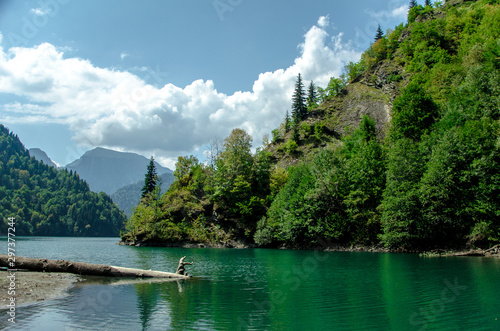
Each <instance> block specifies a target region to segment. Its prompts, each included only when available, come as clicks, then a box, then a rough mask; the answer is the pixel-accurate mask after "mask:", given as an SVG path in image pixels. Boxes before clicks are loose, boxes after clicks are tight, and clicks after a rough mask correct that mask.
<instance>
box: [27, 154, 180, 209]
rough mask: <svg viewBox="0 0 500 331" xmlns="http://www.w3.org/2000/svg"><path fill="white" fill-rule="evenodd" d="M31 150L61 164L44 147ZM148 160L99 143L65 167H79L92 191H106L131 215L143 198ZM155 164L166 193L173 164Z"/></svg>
mask: <svg viewBox="0 0 500 331" xmlns="http://www.w3.org/2000/svg"><path fill="white" fill-rule="evenodd" d="M29 153H30V156H32V157H34V158H35V159H36V160H38V161H41V162H43V163H45V164H47V165H49V166H52V167H54V168H57V164H56V163H54V162H53V161H52V160H51V159H50V158H49V157H48V156H47V154H46V153H45V152H44V151H42V150H41V149H39V148H31V149H30V150H29ZM148 164H149V159H147V158H145V157H144V156H141V155H138V154H134V153H123V152H117V151H113V150H109V149H105V148H100V147H98V148H95V149H93V150H91V151H88V152H86V153H85V154H84V155H83V156H82V157H81V158H79V159H78V160H76V161H74V162H72V163H70V164H68V165H67V166H66V167H61V168H66V169H68V170H73V171H76V172H77V173H78V175H79V176H80V178H81V179H83V180H85V181H86V182H87V183H88V184H89V187H90V189H91V190H92V191H94V192H97V193H99V192H101V191H103V192H105V193H106V194H108V195H109V196H111V198H112V200H113V202H115V203H116V204H117V205H118V207H119V208H120V209H121V210H122V211H124V212H125V214H127V216H128V217H130V216H131V215H132V210H133V208H134V207H135V206H137V205H138V204H139V202H140V200H141V189H142V187H143V185H144V175H145V174H146V170H147V166H148ZM155 164H156V172H157V174H158V176H159V177H160V180H161V183H162V184H161V187H162V193H163V192H165V191H166V190H167V189H168V188H169V186H170V184H172V183H173V181H174V175H173V172H172V170H170V169H169V168H165V167H162V166H161V165H160V164H158V163H155Z"/></svg>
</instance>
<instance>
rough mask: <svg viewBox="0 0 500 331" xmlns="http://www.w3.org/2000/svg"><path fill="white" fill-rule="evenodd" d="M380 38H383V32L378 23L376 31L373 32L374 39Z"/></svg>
mask: <svg viewBox="0 0 500 331" xmlns="http://www.w3.org/2000/svg"><path fill="white" fill-rule="evenodd" d="M382 38H384V32H383V31H382V28H381V27H380V24H379V25H378V28H377V33H376V34H375V41H377V40H380V39H382Z"/></svg>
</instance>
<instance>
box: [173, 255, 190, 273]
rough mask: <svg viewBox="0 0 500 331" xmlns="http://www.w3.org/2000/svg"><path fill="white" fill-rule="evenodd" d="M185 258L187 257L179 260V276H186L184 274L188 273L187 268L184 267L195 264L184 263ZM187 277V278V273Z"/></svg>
mask: <svg viewBox="0 0 500 331" xmlns="http://www.w3.org/2000/svg"><path fill="white" fill-rule="evenodd" d="M185 258H186V257H185V256H183V257H181V259H180V260H179V265H178V266H177V271H176V272H175V273H176V274H178V275H184V272H185V271H186V268H185V267H184V266H185V265H191V264H193V262H184V259H185ZM186 276H187V272H186Z"/></svg>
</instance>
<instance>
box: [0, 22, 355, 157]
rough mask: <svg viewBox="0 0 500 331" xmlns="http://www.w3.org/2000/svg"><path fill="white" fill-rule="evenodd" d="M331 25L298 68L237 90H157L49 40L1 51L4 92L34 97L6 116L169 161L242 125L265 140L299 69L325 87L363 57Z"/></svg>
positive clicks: (8, 107) (315, 35)
mask: <svg viewBox="0 0 500 331" xmlns="http://www.w3.org/2000/svg"><path fill="white" fill-rule="evenodd" d="M328 23H329V22H328V17H321V18H320V19H319V20H318V23H317V25H315V26H313V27H312V28H311V29H309V31H308V32H307V33H306V34H305V36H304V42H303V43H302V44H301V45H299V46H300V47H299V49H300V56H299V57H297V58H296V59H295V61H294V63H293V64H292V65H290V66H289V67H288V68H286V69H277V70H275V71H273V72H265V73H262V74H260V75H259V77H258V78H257V79H256V81H255V82H254V84H253V87H252V90H251V91H238V92H236V93H234V94H232V95H226V94H223V93H219V92H218V91H217V89H216V86H215V84H214V82H212V81H211V80H207V81H204V80H197V81H194V82H192V83H191V84H189V85H188V86H185V87H178V86H175V85H172V84H166V85H164V86H163V87H155V86H152V85H150V84H148V83H146V82H145V81H144V80H142V79H141V78H139V77H138V76H136V75H134V74H132V73H130V72H126V71H117V70H113V69H108V68H99V67H97V66H95V65H93V64H92V63H91V62H90V61H88V60H84V59H79V58H66V57H65V56H64V51H62V50H60V49H57V48H56V47H54V46H53V45H51V44H48V43H44V44H41V45H38V46H36V47H32V48H20V47H17V48H11V49H9V50H7V51H4V50H3V49H2V48H0V93H7V94H11V95H14V96H16V97H19V98H20V99H22V100H27V101H26V102H16V103H10V104H3V105H0V109H2V115H0V120H1V121H2V122H4V123H9V122H13V121H18V122H24V123H26V121H29V122H33V121H39V122H52V123H64V124H66V125H68V126H69V127H70V129H71V130H72V131H73V132H74V139H75V140H76V141H77V142H78V143H80V144H84V145H88V146H103V147H109V148H115V149H119V150H126V151H135V152H139V153H141V154H145V155H151V153H154V154H155V155H156V158H157V159H159V160H160V161H161V160H163V161H164V162H165V163H166V164H169V165H171V164H172V163H173V162H174V161H173V160H175V159H176V158H177V156H179V155H183V154H188V153H195V152H196V151H199V150H200V149H202V148H203V147H204V146H206V145H207V144H208V143H209V141H210V140H211V139H213V138H214V137H216V136H218V137H226V136H227V135H228V134H229V133H230V132H231V130H232V129H234V128H236V127H239V128H242V129H245V130H246V131H247V132H248V133H249V134H250V135H252V137H253V138H254V142H255V145H258V144H259V143H260V141H261V140H262V137H263V136H264V135H265V134H269V133H270V132H271V130H273V129H274V128H276V127H277V126H278V125H279V124H280V123H281V122H282V120H283V118H284V115H285V112H286V111H287V110H289V109H290V106H291V96H292V94H293V89H294V83H295V80H296V77H297V75H298V74H299V73H301V74H302V75H303V78H304V80H305V81H306V82H308V81H310V80H313V81H314V82H315V83H316V85H318V86H323V87H324V86H326V84H327V83H328V81H329V79H330V77H332V76H339V75H340V74H341V73H342V70H343V67H344V66H345V64H346V63H347V62H349V61H357V60H358V59H359V57H360V55H361V54H360V53H359V52H357V51H355V50H354V48H353V47H352V46H351V45H350V44H349V43H345V42H343V40H342V34H338V35H334V36H330V34H329V33H328V31H327V29H326V28H327V27H328ZM0 41H1V34H0Z"/></svg>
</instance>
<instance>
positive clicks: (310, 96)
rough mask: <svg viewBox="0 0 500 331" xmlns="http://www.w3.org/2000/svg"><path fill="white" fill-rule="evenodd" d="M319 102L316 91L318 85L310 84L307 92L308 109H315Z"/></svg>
mask: <svg viewBox="0 0 500 331" xmlns="http://www.w3.org/2000/svg"><path fill="white" fill-rule="evenodd" d="M317 102H318V92H317V90H316V85H314V82H313V81H311V83H310V84H309V89H308V91H307V108H313V107H314V106H316V105H317Z"/></svg>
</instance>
